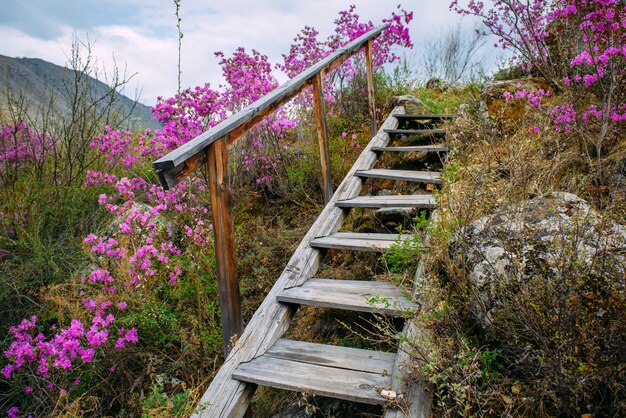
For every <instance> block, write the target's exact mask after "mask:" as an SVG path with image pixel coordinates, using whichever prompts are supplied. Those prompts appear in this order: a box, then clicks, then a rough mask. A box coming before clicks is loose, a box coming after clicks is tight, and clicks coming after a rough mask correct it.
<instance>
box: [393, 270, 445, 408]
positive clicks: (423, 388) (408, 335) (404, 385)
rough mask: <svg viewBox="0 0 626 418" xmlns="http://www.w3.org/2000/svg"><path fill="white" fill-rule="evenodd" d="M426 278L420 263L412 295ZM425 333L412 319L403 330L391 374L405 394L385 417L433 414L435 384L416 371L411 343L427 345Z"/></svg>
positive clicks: (396, 388) (401, 391) (398, 388)
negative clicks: (426, 380) (416, 373)
mask: <svg viewBox="0 0 626 418" xmlns="http://www.w3.org/2000/svg"><path fill="white" fill-rule="evenodd" d="M423 279H424V265H423V264H420V265H419V266H418V268H417V271H416V273H415V283H414V289H413V297H416V294H417V290H418V289H419V287H420V283H421V281H422V280H423ZM424 341H425V336H424V335H423V333H422V332H421V330H420V329H419V328H418V326H417V325H416V323H415V321H413V320H409V321H407V322H406V323H405V325H404V328H403V330H402V342H401V343H400V347H399V350H398V355H397V357H396V361H395V363H394V367H393V372H392V375H391V389H392V390H393V391H395V392H396V393H397V394H402V395H403V396H402V398H401V399H402V401H401V403H400V404H399V405H398V406H399V407H398V408H388V409H387V411H386V413H385V418H431V417H432V402H433V387H432V385H431V384H429V383H427V382H425V381H424V379H423V378H420V377H419V376H415V375H414V371H413V370H412V369H411V368H410V364H411V363H413V362H414V360H413V359H412V358H411V357H412V354H414V353H412V348H411V344H418V345H421V346H422V348H424V349H425V347H424V345H425V344H424Z"/></svg>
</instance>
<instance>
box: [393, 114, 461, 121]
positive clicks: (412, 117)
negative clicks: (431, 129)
mask: <svg viewBox="0 0 626 418" xmlns="http://www.w3.org/2000/svg"><path fill="white" fill-rule="evenodd" d="M393 116H394V117H395V118H396V119H398V120H431V119H432V120H444V119H454V118H456V115H411V114H402V115H393Z"/></svg>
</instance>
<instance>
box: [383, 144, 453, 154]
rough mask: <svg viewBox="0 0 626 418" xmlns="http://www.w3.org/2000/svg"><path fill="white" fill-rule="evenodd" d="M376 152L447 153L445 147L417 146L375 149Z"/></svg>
mask: <svg viewBox="0 0 626 418" xmlns="http://www.w3.org/2000/svg"><path fill="white" fill-rule="evenodd" d="M374 151H376V152H448V147H446V146H445V145H417V146H410V147H376V148H374Z"/></svg>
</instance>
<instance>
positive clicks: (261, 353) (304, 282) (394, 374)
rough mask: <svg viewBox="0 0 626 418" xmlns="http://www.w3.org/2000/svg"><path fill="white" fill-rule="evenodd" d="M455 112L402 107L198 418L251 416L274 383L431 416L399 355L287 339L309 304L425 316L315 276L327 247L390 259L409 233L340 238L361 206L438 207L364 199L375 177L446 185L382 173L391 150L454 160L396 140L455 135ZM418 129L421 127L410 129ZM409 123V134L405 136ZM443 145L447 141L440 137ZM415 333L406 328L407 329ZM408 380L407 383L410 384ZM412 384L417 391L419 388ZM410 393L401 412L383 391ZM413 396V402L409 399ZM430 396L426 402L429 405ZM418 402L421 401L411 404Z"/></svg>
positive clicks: (415, 175)
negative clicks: (449, 131) (256, 399)
mask: <svg viewBox="0 0 626 418" xmlns="http://www.w3.org/2000/svg"><path fill="white" fill-rule="evenodd" d="M451 117H452V116H451V115H408V114H405V113H404V108H403V107H402V106H398V107H396V108H395V109H394V110H393V111H392V113H391V115H390V116H389V117H388V118H387V120H386V121H385V122H384V124H383V126H382V127H381V129H380V130H379V131H378V133H377V134H376V136H374V137H373V138H372V140H371V141H370V143H369V144H368V146H367V147H366V148H365V149H364V150H363V152H362V154H361V155H360V156H359V158H358V159H357V161H356V162H355V164H354V165H353V167H352V168H351V170H350V171H349V173H348V174H347V176H346V178H345V179H344V180H343V181H342V183H341V185H340V186H339V187H338V188H337V190H336V192H335V193H334V195H333V197H332V198H331V199H330V201H329V202H328V204H327V205H326V206H325V208H324V210H323V211H322V213H321V214H320V216H319V217H318V219H317V220H316V221H315V223H314V224H313V226H312V227H311V229H310V230H309V232H308V233H307V234H306V236H305V237H304V239H303V240H302V242H301V243H300V245H299V247H298V248H297V250H296V251H295V253H294V254H293V256H292V258H291V260H290V262H289V263H288V265H287V267H286V268H285V270H284V271H283V273H282V274H281V276H280V277H279V279H278V280H277V282H276V283H275V285H274V287H273V288H272V290H271V291H270V292H269V294H268V295H267V297H266V299H265V300H264V302H263V303H262V305H261V306H260V307H259V309H258V311H257V312H256V313H255V315H254V316H253V317H252V319H251V320H250V323H249V324H248V326H247V327H246V329H245V331H244V333H243V335H242V336H241V337H240V338H239V340H238V342H237V343H236V345H235V346H234V348H233V350H232V351H231V353H230V355H229V356H228V358H227V359H226V361H225V363H224V365H223V366H222V368H221V369H220V371H219V372H218V374H217V376H216V377H215V379H214V380H213V382H212V383H211V385H210V387H209V389H208V390H207V392H206V393H205V394H204V396H203V397H202V400H201V403H200V406H199V407H198V409H197V411H196V416H206V417H241V416H243V415H244V414H245V412H246V410H247V407H248V404H249V402H250V398H251V395H252V393H253V391H254V388H255V385H263V386H271V387H276V388H281V389H288V390H293V391H302V392H307V393H311V394H317V395H322V396H329V397H335V398H339V399H345V400H350V401H357V402H362V403H366V404H380V405H386V415H385V416H386V417H392V416H393V417H402V416H411V417H418V416H419V417H427V416H430V404H429V402H428V401H427V399H428V398H429V394H428V393H426V392H427V390H426V388H425V387H424V386H422V385H421V384H406V385H405V386H404V389H402V386H401V382H402V381H403V380H404V376H403V375H402V374H403V373H402V372H401V369H402V365H401V364H400V362H401V360H400V356H399V355H397V353H387V352H379V351H373V350H363V349H357V348H347V347H338V346H332V345H324V344H316V343H311V342H303V341H292V340H287V339H284V338H282V337H283V335H284V334H285V332H286V331H287V330H288V329H289V326H290V323H291V321H292V319H293V317H294V314H295V311H296V310H297V307H298V306H300V305H308V306H318V307H325V308H334V309H343V310H351V311H357V312H370V313H378V314H383V315H389V316H399V317H402V316H406V315H409V314H411V313H412V312H414V311H415V310H416V309H419V306H418V304H416V303H415V302H414V301H412V300H411V298H410V297H407V295H406V294H405V292H404V291H403V290H402V289H400V288H398V287H397V286H395V285H393V284H391V283H387V282H376V281H365V280H357V279H358V277H357V278H355V280H332V279H322V278H317V277H315V274H316V273H317V271H318V267H319V264H320V260H321V255H322V254H323V252H324V251H325V250H326V249H333V250H351V251H375V252H384V251H386V250H387V249H388V248H390V247H391V246H392V245H394V244H395V243H397V242H399V240H402V239H405V238H408V237H409V236H408V235H399V234H375V233H355V232H338V231H339V230H340V229H341V227H342V225H343V222H344V220H345V219H346V216H347V214H348V212H349V211H350V209H351V208H389V207H401V208H433V207H434V205H435V199H434V197H433V196H432V195H431V194H418V195H403V196H359V193H360V191H361V188H362V186H363V183H364V182H365V181H366V180H367V179H368V178H378V179H388V180H399V181H410V182H420V183H431V184H441V183H442V180H441V173H439V172H429V171H411V170H390V169H380V168H374V166H375V165H376V162H377V160H378V158H379V156H380V155H381V154H382V153H385V152H393V153H402V152H433V153H440V154H441V153H445V152H447V150H448V149H447V147H446V146H445V144H443V143H441V142H433V144H429V145H420V146H406V147H390V146H389V143H390V142H391V140H392V138H393V137H398V136H404V135H420V136H422V137H424V138H426V139H428V140H431V141H434V140H435V139H439V138H442V137H444V136H445V130H443V129H438V128H436V127H435V125H436V124H437V123H439V122H440V121H443V120H445V119H449V118H451ZM411 124H412V125H413V126H415V125H417V126H418V128H419V129H414V128H412V127H405V125H411ZM399 126H401V128H400V129H399ZM439 141H440V139H439ZM405 329H406V326H405ZM405 383H406V382H405ZM409 386H410V387H409ZM392 389H393V390H396V391H400V390H405V391H406V392H408V393H407V396H405V400H406V401H408V402H409V405H408V406H407V407H406V408H402V409H400V408H398V405H397V403H396V402H392V400H391V399H390V398H392V396H389V395H387V396H383V395H384V394H385V392H383V394H381V391H383V390H392ZM409 393H410V396H409ZM424 399H426V401H423V400H424ZM413 400H415V401H416V402H417V403H419V405H418V404H415V402H414V404H413V405H410V403H411V401H413Z"/></svg>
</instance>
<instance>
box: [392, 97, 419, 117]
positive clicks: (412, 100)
mask: <svg viewBox="0 0 626 418" xmlns="http://www.w3.org/2000/svg"><path fill="white" fill-rule="evenodd" d="M396 106H404V112H405V113H407V114H420V113H428V107H426V105H425V104H424V103H422V101H421V100H420V99H418V98H417V97H415V96H396V97H394V98H393V103H392V107H396Z"/></svg>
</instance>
